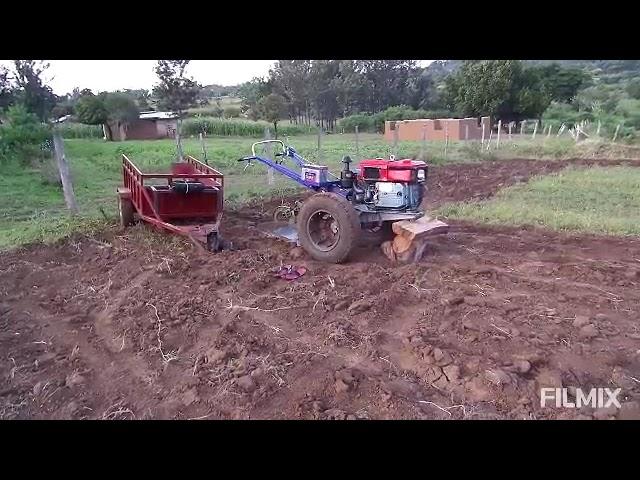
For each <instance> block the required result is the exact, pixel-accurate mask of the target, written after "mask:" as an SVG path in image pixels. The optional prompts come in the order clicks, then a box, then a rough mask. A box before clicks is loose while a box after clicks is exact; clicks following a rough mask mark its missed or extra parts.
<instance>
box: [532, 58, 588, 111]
mask: <svg viewBox="0 0 640 480" xmlns="http://www.w3.org/2000/svg"><path fill="white" fill-rule="evenodd" d="M527 70H529V71H532V72H535V73H537V74H538V75H539V78H540V79H541V83H542V85H543V88H544V89H545V91H546V92H547V93H548V94H549V96H550V97H551V100H552V101H555V102H559V103H569V102H571V101H573V99H574V98H575V96H576V94H577V93H578V91H579V90H580V89H582V88H585V87H588V86H589V85H590V84H591V83H592V78H591V75H589V74H588V73H587V72H586V71H584V70H583V69H582V68H562V67H561V66H560V65H558V64H557V63H552V64H551V65H544V66H535V67H531V68H529V69H527Z"/></svg>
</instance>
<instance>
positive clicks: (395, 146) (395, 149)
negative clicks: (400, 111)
mask: <svg viewBox="0 0 640 480" xmlns="http://www.w3.org/2000/svg"><path fill="white" fill-rule="evenodd" d="M393 154H394V155H395V156H396V157H397V156H398V125H396V128H394V129H393Z"/></svg>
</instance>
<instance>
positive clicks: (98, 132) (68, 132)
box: [57, 123, 104, 138]
mask: <svg viewBox="0 0 640 480" xmlns="http://www.w3.org/2000/svg"><path fill="white" fill-rule="evenodd" d="M57 128H58V129H59V130H60V134H61V135H62V138H102V137H104V132H103V131H102V125H84V124H82V123H63V124H62V125H60V126H59V127H57Z"/></svg>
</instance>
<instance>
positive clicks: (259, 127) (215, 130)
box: [182, 118, 310, 138]
mask: <svg viewBox="0 0 640 480" xmlns="http://www.w3.org/2000/svg"><path fill="white" fill-rule="evenodd" d="M267 127H269V128H271V129H273V125H270V124H268V123H266V122H251V121H243V120H222V119H218V118H190V119H188V120H185V122H184V123H183V125H182V133H183V134H184V135H198V134H200V133H204V134H205V135H217V136H227V137H254V138H260V137H262V136H263V135H264V129H265V128H267ZM309 131H310V130H309V127H306V126H302V125H280V126H278V134H279V136H285V135H302V134H306V133H309ZM271 133H272V134H273V131H272V132H271Z"/></svg>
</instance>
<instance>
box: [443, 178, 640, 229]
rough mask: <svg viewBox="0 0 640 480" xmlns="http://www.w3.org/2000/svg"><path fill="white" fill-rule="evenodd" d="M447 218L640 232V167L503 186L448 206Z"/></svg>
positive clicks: (446, 207)
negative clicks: (476, 199)
mask: <svg viewBox="0 0 640 480" xmlns="http://www.w3.org/2000/svg"><path fill="white" fill-rule="evenodd" d="M438 213H439V214H441V215H443V216H445V217H448V218H458V219H465V220H472V221H477V222H481V223H489V224H505V225H534V226H540V227H546V228H551V229H554V230H561V231H574V232H590V233H604V234H612V235H638V234H640V169H638V168H632V167H606V168H603V167H593V168H588V169H574V168H570V169H566V170H563V171H561V172H559V173H557V174H554V175H548V176H542V177H537V178H536V179H533V180H531V181H529V182H528V183H527V184H521V185H516V186H512V187H508V188H505V189H504V190H502V191H500V192H499V193H498V194H497V195H496V196H495V197H494V198H493V199H491V200H489V201H485V202H475V203H458V204H449V205H445V206H444V207H442V208H441V209H440V211H439V212H438Z"/></svg>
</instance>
